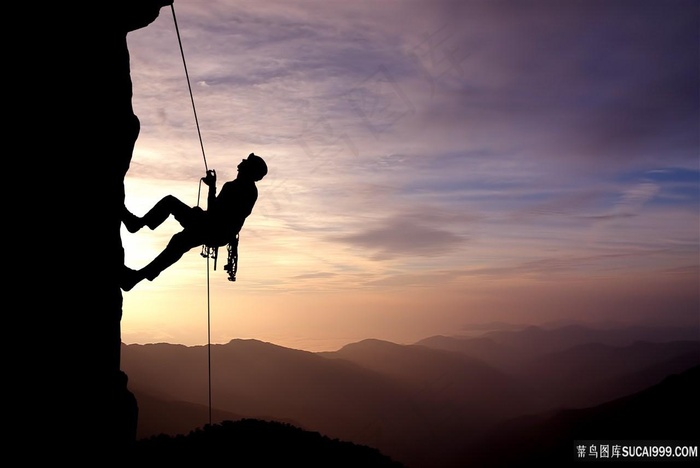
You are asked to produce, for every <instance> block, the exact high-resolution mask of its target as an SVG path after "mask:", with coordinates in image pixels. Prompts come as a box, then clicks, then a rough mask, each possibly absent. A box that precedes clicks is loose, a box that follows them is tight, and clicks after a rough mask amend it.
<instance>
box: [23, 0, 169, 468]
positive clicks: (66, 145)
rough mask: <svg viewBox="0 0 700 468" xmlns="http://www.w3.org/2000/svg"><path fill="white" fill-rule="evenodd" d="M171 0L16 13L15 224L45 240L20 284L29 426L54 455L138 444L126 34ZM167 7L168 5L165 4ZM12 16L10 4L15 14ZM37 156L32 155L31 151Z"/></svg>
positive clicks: (105, 454) (61, 5)
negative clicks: (130, 372)
mask: <svg viewBox="0 0 700 468" xmlns="http://www.w3.org/2000/svg"><path fill="white" fill-rule="evenodd" d="M168 3H169V2H168V1H167V0H120V1H118V2H100V1H91V2H81V1H74V2H50V4H49V5H43V4H42V5H39V4H34V5H29V6H25V7H22V8H23V9H24V8H27V9H29V8H31V9H33V10H32V11H23V12H22V13H21V14H19V15H17V16H13V19H16V20H17V21H21V24H22V27H20V28H18V29H15V30H16V31H17V34H18V36H19V41H22V43H24V44H27V46H26V47H25V48H24V49H22V54H18V55H17V57H13V59H15V60H16V62H15V64H16V65H17V66H16V67H13V70H14V71H15V72H16V74H17V77H18V78H19V79H18V80H15V81H21V85H20V88H19V89H20V90H21V91H20V92H19V93H17V96H15V98H16V99H17V98H18V99H22V100H23V101H22V103H21V104H19V103H18V105H17V108H16V112H15V114H14V115H13V117H14V118H13V123H12V125H13V126H14V127H13V128H12V129H11V131H12V134H13V137H14V138H15V140H16V141H19V142H21V143H22V150H23V154H22V156H21V157H22V162H23V164H22V166H24V167H28V168H29V170H28V171H26V172H22V168H15V169H14V172H15V177H16V178H19V179H20V180H24V181H26V185H25V184H22V185H20V187H22V189H23V190H24V189H25V188H26V190H27V192H30V194H29V195H26V192H25V194H23V196H21V197H20V198H21V200H20V202H19V208H18V212H17V216H16V217H15V218H14V219H13V221H17V225H18V226H19V227H21V233H17V235H18V239H17V241H18V242H19V243H21V244H19V245H27V246H32V247H33V248H36V249H37V250H38V255H36V256H34V255H32V259H31V260H30V261H29V262H26V263H25V264H23V265H22V267H20V268H19V269H18V271H17V273H16V275H17V276H18V278H17V280H16V282H14V285H16V286H17V288H18V290H17V291H15V292H16V293H17V294H22V293H23V292H24V297H28V298H29V299H30V301H29V304H27V305H25V307H24V311H23V312H22V317H23V318H24V319H25V321H24V322H23V328H22V329H23V330H25V331H29V332H30V333H31V334H30V335H29V336H25V337H24V338H25V339H28V340H31V341H32V342H33V344H32V349H37V350H38V351H37V352H36V353H33V354H32V355H27V354H24V355H23V356H22V358H21V361H20V366H19V367H21V370H19V371H18V376H19V377H20V378H21V379H22V382H23V384H24V385H22V390H21V391H20V392H18V395H17V398H18V401H19V402H20V404H21V405H22V408H23V410H24V417H23V418H22V423H23V426H24V427H25V429H26V430H25V431H23V433H24V434H25V435H26V437H27V438H28V439H31V440H32V443H33V444H34V445H36V446H40V447H42V451H41V453H43V454H44V455H45V456H47V457H50V458H51V459H52V460H58V459H61V458H66V459H72V460H75V459H77V458H83V457H89V458H90V460H91V461H92V462H93V464H94V465H100V463H99V460H102V459H106V460H111V461H113V460H115V458H117V457H119V456H120V455H121V454H123V453H124V452H125V451H127V450H128V449H129V448H130V446H131V445H132V444H133V442H134V441H135V430H136V415H137V404H136V401H135V399H134V397H133V395H132V394H131V392H129V390H128V388H127V376H126V375H125V374H124V373H123V372H121V370H120V362H119V360H120V354H119V353H120V342H121V336H120V335H121V331H120V321H121V316H122V292H121V289H120V287H119V281H120V273H121V271H122V269H123V263H124V252H123V248H122V242H121V237H120V226H121V212H122V207H123V202H124V176H125V174H126V172H127V170H128V168H129V164H130V161H131V157H132V150H133V148H134V143H135V142H136V138H137V136H138V132H139V121H138V119H137V117H136V116H135V115H134V112H133V109H132V105H131V98H132V86H131V78H130V64H129V51H128V48H127V34H128V33H129V32H130V31H133V30H135V29H138V28H142V27H146V26H147V25H148V24H150V23H151V22H152V21H153V20H155V18H156V17H157V16H158V14H159V12H160V11H161V8H162V7H163V6H165V5H167V4H168ZM166 12H167V11H166ZM13 13H14V11H13ZM27 160H29V163H26V161H27Z"/></svg>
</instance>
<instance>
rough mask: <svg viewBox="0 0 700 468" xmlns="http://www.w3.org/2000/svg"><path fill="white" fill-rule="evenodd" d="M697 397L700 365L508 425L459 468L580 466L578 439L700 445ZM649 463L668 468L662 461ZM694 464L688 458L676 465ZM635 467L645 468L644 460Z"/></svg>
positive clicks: (477, 447) (468, 452)
mask: <svg viewBox="0 0 700 468" xmlns="http://www.w3.org/2000/svg"><path fill="white" fill-rule="evenodd" d="M698 395H700V366H696V367H693V368H691V369H688V370H686V371H685V372H682V373H680V374H675V375H672V376H669V377H667V378H666V379H664V380H663V381H662V382H660V383H658V384H656V385H654V386H652V387H650V388H648V389H645V390H643V391H640V392H637V393H635V394H632V395H629V396H626V397H623V398H619V399H616V400H613V401H610V402H608V403H605V404H601V405H598V406H594V407H589V408H583V409H571V410H562V411H558V412H556V413H554V414H550V415H540V416H532V417H527V418H520V419H517V420H514V421H511V422H509V423H506V424H503V425H502V426H500V427H498V428H497V429H495V430H493V431H491V432H490V433H489V434H488V435H486V436H485V437H483V438H481V439H479V440H478V442H477V443H474V444H473V445H472V446H471V448H470V449H468V450H465V453H464V454H463V457H462V459H461V461H459V462H457V463H456V464H455V467H456V466H470V467H483V466H489V467H532V466H579V465H580V463H578V464H577V463H576V459H575V458H574V453H575V441H606V440H608V441H622V442H624V441H628V442H629V441H689V442H694V443H695V444H696V445H697V444H698V441H699V440H700V425H698V420H700V399H698V397H697V396H698ZM695 463H697V460H695ZM619 464H620V463H619V462H616V463H615V465H616V466H617V465H619ZM647 464H649V466H667V465H663V464H660V463H659V462H658V459H657V460H655V461H654V462H652V463H647ZM690 465H691V463H690V461H689V460H686V463H683V464H682V465H681V464H680V463H677V461H676V463H673V464H672V466H690ZM625 466H629V465H625ZM634 466H640V463H639V460H637V464H636V465H634Z"/></svg>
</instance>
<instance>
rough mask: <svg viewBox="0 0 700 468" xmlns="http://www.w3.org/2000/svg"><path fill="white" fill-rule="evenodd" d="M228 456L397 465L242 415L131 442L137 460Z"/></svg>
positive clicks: (374, 453) (250, 461) (367, 450)
mask: <svg viewBox="0 0 700 468" xmlns="http://www.w3.org/2000/svg"><path fill="white" fill-rule="evenodd" d="M225 460H229V461H231V463H233V464H235V466H237V467H247V466H303V467H305V468H309V467H312V468H313V467H319V468H321V467H323V468H327V467H334V468H344V467H348V468H349V467H363V468H375V467H376V468H402V467H403V465H402V464H401V463H398V462H395V461H393V460H392V459H391V458H389V457H387V456H385V455H383V454H382V453H381V452H379V451H378V450H377V449H374V448H371V447H367V446H364V445H357V444H353V443H351V442H344V441H340V440H338V439H330V438H328V437H326V436H323V435H321V434H319V433H318V432H310V431H305V430H303V429H300V428H297V427H294V426H292V425H290V424H285V423H279V422H271V421H262V420H259V419H241V420H238V421H223V422H222V423H220V424H213V425H206V426H204V427H203V428H198V429H195V430H193V431H191V432H190V433H189V434H188V435H186V436H185V435H178V436H174V437H173V436H168V435H159V436H153V437H150V438H148V439H142V440H140V441H138V442H137V443H136V445H135V448H134V451H133V457H132V462H133V464H134V465H137V466H146V465H147V464H148V465H151V466H153V465H152V464H154V463H157V466H163V465H164V464H165V463H168V464H169V463H172V464H177V466H182V465H183V464H184V463H201V462H202V461H217V462H222V461H225Z"/></svg>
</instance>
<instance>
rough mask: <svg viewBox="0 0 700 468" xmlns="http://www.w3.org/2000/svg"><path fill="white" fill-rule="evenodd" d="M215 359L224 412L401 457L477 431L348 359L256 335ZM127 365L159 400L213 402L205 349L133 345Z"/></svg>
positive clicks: (221, 349) (216, 403)
mask: <svg viewBox="0 0 700 468" xmlns="http://www.w3.org/2000/svg"><path fill="white" fill-rule="evenodd" d="M211 356H212V357H211V362H212V405H213V407H215V408H217V410H220V411H226V412H231V413H234V414H238V415H241V416H242V417H245V418H255V419H264V420H275V421H287V422H291V423H293V424H295V425H296V426H298V427H300V428H303V429H307V430H312V431H318V432H320V433H322V434H324V435H326V436H329V437H333V438H338V439H342V440H349V441H352V442H355V443H359V444H363V445H368V446H371V447H376V448H378V449H380V450H381V451H382V452H383V453H386V454H387V455H390V456H392V457H393V458H394V459H397V460H401V461H403V460H406V459H410V460H421V459H423V458H425V457H430V458H431V459H433V458H435V457H436V456H439V455H440V453H438V454H437V455H436V454H435V452H434V451H433V450H432V449H431V448H430V442H431V440H434V442H435V443H438V442H440V441H441V440H443V439H444V430H445V429H446V428H448V427H449V428H450V429H454V430H460V431H462V430H463V429H464V428H465V427H470V428H471V429H470V430H475V427H474V426H475V425H474V424H471V423H470V421H469V420H468V419H467V420H459V421H456V422H454V423H451V425H447V424H444V423H443V421H441V419H444V415H445V414H449V411H448V409H447V408H445V409H442V412H440V411H438V408H436V406H435V404H434V401H433V400H432V399H431V395H430V394H429V393H428V394H424V393H420V392H417V391H416V390H415V389H413V388H411V387H410V386H409V385H407V384H405V383H403V382H400V381H398V380H397V379H394V378H391V377H389V376H386V375H381V374H379V373H377V372H374V371H371V370H369V369H365V368H362V367H360V366H358V365H356V364H354V363H351V362H348V361H345V360H341V359H327V358H324V357H321V356H318V355H316V354H314V353H310V352H305V351H299V350H292V349H287V348H283V347H280V346H276V345H273V344H270V343H263V342H260V341H256V340H233V341H231V342H229V343H227V344H225V345H213V346H212V349H211ZM122 368H123V369H124V370H125V372H128V375H129V377H130V380H129V381H130V384H129V385H130V388H132V389H134V391H139V392H141V393H145V394H148V395H152V396H153V397H157V398H158V399H160V400H163V399H167V400H170V401H189V402H192V403H196V404H199V405H207V404H208V395H207V354H206V347H202V346H199V347H184V346H176V345H168V344H154V345H128V346H124V348H123V351H122ZM146 404H148V401H147V400H141V401H140V402H139V405H140V406H141V407H143V406H144V405H146ZM213 422H215V423H216V422H219V420H213ZM205 423H206V420H203V421H202V423H201V424H200V426H201V425H204V424H205ZM455 424H457V425H455ZM145 429H146V428H145V427H143V426H140V427H139V437H147V436H150V435H154V434H153V433H147V432H145ZM174 429H180V428H174ZM464 430H466V429H464ZM169 433H170V434H176V433H177V432H175V433H174V432H171V431H169Z"/></svg>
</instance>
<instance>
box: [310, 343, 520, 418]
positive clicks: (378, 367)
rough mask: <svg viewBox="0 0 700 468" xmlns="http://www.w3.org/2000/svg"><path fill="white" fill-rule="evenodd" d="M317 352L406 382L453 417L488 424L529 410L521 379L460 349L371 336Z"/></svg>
mask: <svg viewBox="0 0 700 468" xmlns="http://www.w3.org/2000/svg"><path fill="white" fill-rule="evenodd" d="M320 354H321V355H322V356H325V357H329V358H340V359H346V360H348V361H351V362H354V363H356V364H359V365H360V366H362V367H364V368H367V369H371V370H373V371H375V372H378V373H381V374H383V375H388V376H391V377H393V378H395V379H397V380H399V381H401V382H404V383H406V384H408V385H410V386H411V387H413V388H415V389H416V390H417V391H419V392H421V393H423V394H424V395H426V397H428V398H430V399H433V400H435V402H436V403H437V404H441V405H443V406H447V407H448V408H449V411H450V412H451V414H452V417H462V418H466V417H469V418H471V419H472V420H473V421H478V422H479V423H480V424H487V423H490V422H492V421H494V420H499V419H502V418H505V417H512V416H513V415H517V414H522V413H524V412H527V411H528V410H530V409H531V404H530V399H531V397H532V395H531V393H530V390H529V389H526V388H524V386H523V382H522V381H521V380H518V379H516V378H514V377H511V376H508V375H506V374H505V373H503V372H501V371H499V370H497V369H495V368H493V367H491V366H489V365H487V364H485V363H484V362H483V361H480V360H478V359H474V358H470V357H468V356H466V355H464V354H461V353H455V352H450V351H443V350H436V349H431V348H427V347H423V346H415V345H398V344H395V343H390V342H387V341H381V340H373V339H370V340H364V341H361V342H359V343H353V344H349V345H347V346H344V347H343V348H342V349H340V350H339V351H336V352H332V353H320ZM456 410H457V412H455V411H456Z"/></svg>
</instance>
